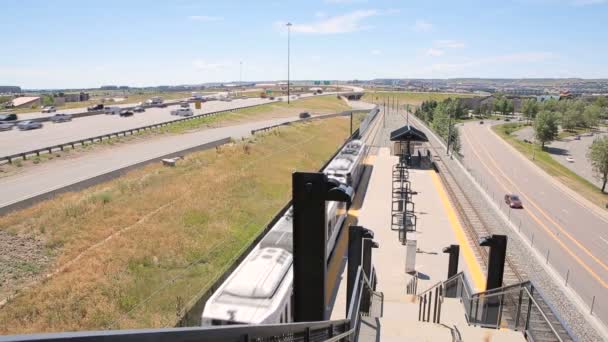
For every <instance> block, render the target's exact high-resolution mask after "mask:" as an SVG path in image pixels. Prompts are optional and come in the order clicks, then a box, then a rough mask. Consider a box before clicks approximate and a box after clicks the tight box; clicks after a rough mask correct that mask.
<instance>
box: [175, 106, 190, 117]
mask: <svg viewBox="0 0 608 342" xmlns="http://www.w3.org/2000/svg"><path fill="white" fill-rule="evenodd" d="M171 115H177V116H192V115H194V113H192V109H190V108H178V109H176V110H172V111H171Z"/></svg>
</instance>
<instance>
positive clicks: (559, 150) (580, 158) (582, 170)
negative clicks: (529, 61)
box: [514, 127, 608, 187]
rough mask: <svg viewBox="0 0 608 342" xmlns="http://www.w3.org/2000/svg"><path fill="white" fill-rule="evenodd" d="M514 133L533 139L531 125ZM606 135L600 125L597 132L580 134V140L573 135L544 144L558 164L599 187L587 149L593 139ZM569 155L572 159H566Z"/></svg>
mask: <svg viewBox="0 0 608 342" xmlns="http://www.w3.org/2000/svg"><path fill="white" fill-rule="evenodd" d="M514 134H515V135H516V136H517V137H518V138H519V139H520V140H524V139H527V140H530V141H533V140H534V129H533V128H532V127H525V128H522V129H520V130H518V131H517V132H515V133H514ZM606 135H608V130H607V129H606V128H605V127H602V128H600V129H599V132H594V133H593V134H589V133H585V134H581V135H580V140H576V139H575V138H574V137H568V138H563V139H560V140H557V141H552V142H551V143H550V144H547V145H545V148H546V150H547V152H549V153H550V154H551V157H553V159H555V160H557V161H558V162H559V163H560V164H562V165H564V166H565V167H567V168H569V169H570V170H572V171H573V172H574V173H576V174H577V175H579V176H581V177H583V178H585V179H586V180H588V181H589V182H591V183H593V184H595V185H596V186H597V187H601V186H602V181H601V179H599V178H597V177H596V176H595V173H594V172H593V167H592V166H591V163H590V162H589V160H588V159H587V151H588V150H589V146H591V144H592V143H593V141H594V140H595V139H597V138H600V137H604V136H606ZM569 157H570V158H572V159H573V161H569V160H568V159H567V158H569Z"/></svg>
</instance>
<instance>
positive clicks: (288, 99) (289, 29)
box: [287, 23, 291, 104]
mask: <svg viewBox="0 0 608 342" xmlns="http://www.w3.org/2000/svg"><path fill="white" fill-rule="evenodd" d="M290 34H291V23H287V104H289V101H290V98H291V93H290V91H289V87H290V84H289V83H290V81H289V76H290V75H289V62H290V61H289V59H290V51H289V50H290V46H289V44H290V41H289V40H290Z"/></svg>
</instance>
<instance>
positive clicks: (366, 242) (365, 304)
mask: <svg viewBox="0 0 608 342" xmlns="http://www.w3.org/2000/svg"><path fill="white" fill-rule="evenodd" d="M362 244H363V256H362V264H361V266H362V269H363V273H364V274H365V276H366V277H367V279H368V280H370V282H371V279H372V248H378V243H376V242H374V241H373V240H372V239H370V238H364V239H363V240H362ZM362 284H364V283H362ZM370 286H372V287H373V286H374V284H371V283H370ZM370 297H371V289H369V288H367V287H366V286H364V288H363V292H362V298H361V311H363V312H369V307H370V304H371V301H370Z"/></svg>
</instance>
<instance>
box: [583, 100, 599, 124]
mask: <svg viewBox="0 0 608 342" xmlns="http://www.w3.org/2000/svg"><path fill="white" fill-rule="evenodd" d="M601 115H602V108H601V107H598V106H596V105H594V104H592V105H589V106H587V107H585V110H584V111H583V122H584V124H585V126H586V127H595V126H597V124H598V123H599V121H600V116H601Z"/></svg>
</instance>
